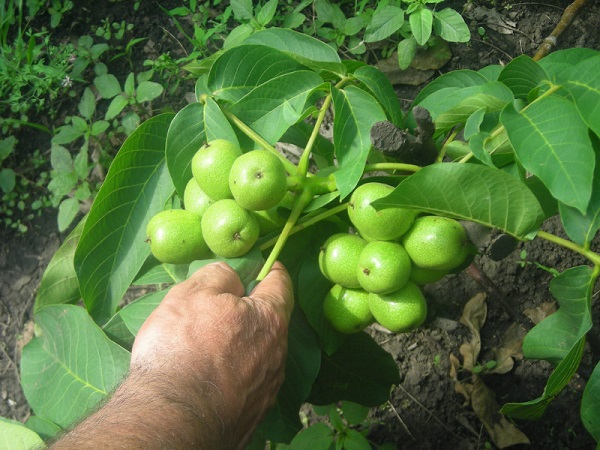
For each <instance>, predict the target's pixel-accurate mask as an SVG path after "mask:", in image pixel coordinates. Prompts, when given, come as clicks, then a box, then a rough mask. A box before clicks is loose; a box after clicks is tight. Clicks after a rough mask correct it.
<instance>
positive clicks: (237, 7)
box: [230, 0, 254, 20]
mask: <svg viewBox="0 0 600 450" xmlns="http://www.w3.org/2000/svg"><path fill="white" fill-rule="evenodd" d="M230 4H231V9H232V10H233V15H234V17H235V18H236V20H249V19H252V17H253V14H254V12H253V9H252V1H251V0H231V2H230Z"/></svg>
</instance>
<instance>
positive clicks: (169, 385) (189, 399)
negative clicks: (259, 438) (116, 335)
mask: <svg viewBox="0 0 600 450" xmlns="http://www.w3.org/2000/svg"><path fill="white" fill-rule="evenodd" d="M293 304H294V299H293V289H292V283H291V280H290V277H289V275H288V273H287V271H286V270H285V268H284V267H283V265H282V264H280V263H276V264H275V265H274V267H273V269H272V270H271V272H270V273H269V274H268V276H267V277H266V278H265V279H264V280H263V281H262V282H261V283H260V284H258V285H257V287H256V288H255V289H254V290H253V291H252V293H251V294H250V295H249V296H247V297H244V286H243V285H242V283H241V281H240V279H239V277H238V275H237V274H236V273H235V271H234V270H233V269H231V268H230V267H229V266H227V265H226V264H224V263H215V264H210V265H208V266H205V267H203V268H201V269H200V270H198V271H197V272H196V273H194V274H193V275H192V276H191V277H190V278H189V279H188V280H186V281H184V282H182V283H180V284H178V285H176V286H174V287H173V288H172V289H171V291H170V292H169V293H168V294H167V296H166V297H165V299H164V300H163V301H162V303H161V304H160V305H159V307H158V308H157V309H156V310H155V311H154V312H153V313H152V314H151V315H150V317H149V318H148V319H147V320H146V322H145V323H144V325H143V326H142V328H141V329H140V331H139V333H138V335H137V338H136V340H135V343H134V346H133V351H132V355H131V356H132V357H131V373H132V376H135V375H136V374H140V376H143V378H144V379H147V380H151V381H149V383H150V386H148V387H149V388H152V387H153V388H155V389H158V390H160V391H161V392H160V395H163V396H165V398H168V399H169V400H170V401H172V402H174V403H175V404H180V405H181V406H182V407H184V408H186V409H188V410H189V411H190V412H192V413H193V414H195V415H196V416H197V417H198V418H199V419H200V420H199V422H200V423H199V424H198V426H199V427H200V428H203V429H204V430H211V432H212V433H216V434H214V435H213V436H212V437H213V438H218V439H219V440H218V441H215V442H213V444H214V445H216V446H217V447H218V448H242V447H243V446H244V445H245V444H247V442H248V441H249V439H250V437H251V435H252V432H253V431H254V429H255V428H256V426H257V425H258V423H259V422H260V420H262V418H263V417H264V415H265V414H266V412H267V411H268V409H269V408H270V407H271V406H272V405H273V404H274V402H275V398H276V395H277V391H278V390H279V387H280V386H281V383H282V381H283V378H284V364H285V357H286V353H287V330H288V323H289V319H290V316H291V313H292V309H293Z"/></svg>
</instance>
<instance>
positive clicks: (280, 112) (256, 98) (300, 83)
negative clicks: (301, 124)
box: [229, 70, 323, 144]
mask: <svg viewBox="0 0 600 450" xmlns="http://www.w3.org/2000/svg"><path fill="white" fill-rule="evenodd" d="M322 83H323V80H322V78H321V77H320V76H318V75H317V74H316V73H314V72H310V71H307V70H299V71H295V72H292V73H287V74H283V75H280V76H278V77H275V78H272V79H271V80H269V81H267V82H265V83H263V84H261V85H260V86H258V87H256V88H255V89H253V90H252V91H251V92H249V93H248V94H247V95H246V96H244V97H243V98H241V99H240V100H239V101H238V102H237V103H235V104H234V105H232V106H231V107H230V108H229V110H230V111H231V112H232V113H233V114H235V115H236V116H237V117H238V118H239V119H240V120H241V121H242V122H244V123H245V124H246V125H248V126H249V127H250V128H252V129H253V130H254V131H255V132H257V133H258V134H259V135H260V136H261V137H262V138H263V139H265V140H266V141H267V142H269V143H270V144H275V143H276V142H277V141H278V140H279V138H281V136H282V135H283V134H284V133H285V131H286V130H287V129H288V128H289V127H290V126H291V125H293V124H294V123H296V122H297V121H298V120H299V119H300V117H301V116H302V115H303V113H304V111H305V107H306V102H307V99H308V98H309V95H310V94H311V92H312V91H313V90H314V89H315V88H316V87H318V86H319V85H321V84H322Z"/></svg>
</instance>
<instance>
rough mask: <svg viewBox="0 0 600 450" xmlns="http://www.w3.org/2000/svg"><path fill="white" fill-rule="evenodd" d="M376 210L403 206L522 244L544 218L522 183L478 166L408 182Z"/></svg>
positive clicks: (432, 171)
mask: <svg viewBox="0 0 600 450" xmlns="http://www.w3.org/2000/svg"><path fill="white" fill-rule="evenodd" d="M373 206H374V207H375V208H377V209H379V208H383V207H394V206H398V207H401V208H413V209H418V210H421V211H424V212H427V213H431V214H437V215H441V216H450V217H455V218H457V219H464V220H470V221H474V222H477V223H481V224H483V225H486V226H488V227H490V228H499V229H501V230H503V231H504V232H506V233H508V234H511V235H513V236H515V237H516V238H519V239H526V238H528V237H529V236H528V235H529V234H530V233H532V232H534V231H537V229H538V228H539V226H540V224H541V223H542V221H543V219H544V214H543V212H542V209H541V207H540V204H539V203H538V201H537V199H536V198H535V196H534V195H533V194H532V193H531V191H530V190H529V189H528V188H527V186H526V185H525V184H523V183H522V182H521V181H520V180H518V179H516V178H515V177H513V176H512V175H508V174H507V173H504V172H502V171H500V170H497V169H492V168H490V167H487V166H482V165H477V164H460V163H439V164H433V165H431V166H427V167H424V168H422V169H421V170H419V171H418V172H417V173H415V174H413V175H411V176H409V177H408V178H407V179H405V180H404V181H403V182H402V183H400V184H399V185H398V187H397V188H396V189H394V191H393V192H392V193H391V194H390V195H388V196H387V197H385V198H383V199H380V200H377V201H376V202H374V203H373Z"/></svg>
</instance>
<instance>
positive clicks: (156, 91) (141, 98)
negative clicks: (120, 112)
mask: <svg viewBox="0 0 600 450" xmlns="http://www.w3.org/2000/svg"><path fill="white" fill-rule="evenodd" d="M163 91H164V88H163V87H162V86H161V85H160V84H158V83H155V82H154V81H142V82H141V83H140V84H139V85H138V87H137V89H136V92H135V99H136V100H137V101H138V102H139V103H142V102H149V101H151V100H154V99H155V98H156V97H159V96H160V95H161V94H162V93H163Z"/></svg>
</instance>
